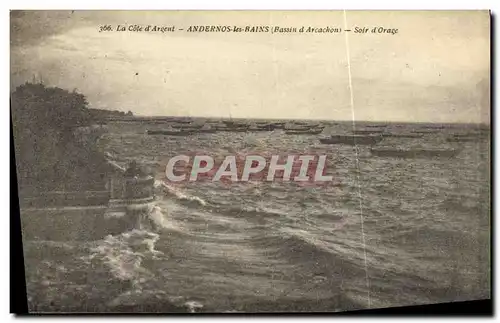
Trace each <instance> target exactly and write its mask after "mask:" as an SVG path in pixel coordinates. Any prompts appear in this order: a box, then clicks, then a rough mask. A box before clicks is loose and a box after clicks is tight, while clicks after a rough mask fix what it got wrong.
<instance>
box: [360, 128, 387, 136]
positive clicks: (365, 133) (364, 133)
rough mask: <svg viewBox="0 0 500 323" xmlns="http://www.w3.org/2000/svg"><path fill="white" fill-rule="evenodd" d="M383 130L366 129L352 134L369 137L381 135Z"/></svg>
mask: <svg viewBox="0 0 500 323" xmlns="http://www.w3.org/2000/svg"><path fill="white" fill-rule="evenodd" d="M384 131H385V130H381V129H366V130H353V132H352V133H354V134H356V135H370V134H382V133H384Z"/></svg>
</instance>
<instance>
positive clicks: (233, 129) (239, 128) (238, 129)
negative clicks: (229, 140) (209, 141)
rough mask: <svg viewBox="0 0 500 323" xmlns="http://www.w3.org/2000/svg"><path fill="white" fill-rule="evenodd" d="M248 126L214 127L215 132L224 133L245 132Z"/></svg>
mask: <svg viewBox="0 0 500 323" xmlns="http://www.w3.org/2000/svg"><path fill="white" fill-rule="evenodd" d="M248 128H249V126H248V125H233V126H220V125H218V126H216V127H215V129H216V130H217V131H224V132H247V131H249V130H248Z"/></svg>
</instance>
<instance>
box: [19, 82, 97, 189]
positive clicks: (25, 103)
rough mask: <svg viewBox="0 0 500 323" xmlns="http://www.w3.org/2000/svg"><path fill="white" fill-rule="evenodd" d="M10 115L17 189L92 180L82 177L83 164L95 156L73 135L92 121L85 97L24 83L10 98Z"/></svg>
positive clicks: (43, 187)
mask: <svg viewBox="0 0 500 323" xmlns="http://www.w3.org/2000/svg"><path fill="white" fill-rule="evenodd" d="M11 112H12V121H13V134H14V145H15V150H16V163H17V169H18V180H19V184H20V188H22V187H23V186H30V187H37V188H38V189H50V188H54V187H57V186H59V185H61V184H64V183H67V182H71V180H78V179H79V178H80V179H83V178H91V176H86V175H85V174H82V171H81V170H82V169H85V168H86V167H85V165H83V163H84V161H85V159H88V156H94V157H96V156H97V155H98V154H97V152H95V151H89V147H83V146H82V145H79V144H78V143H77V140H76V138H75V133H74V130H75V128H77V127H82V126H88V125H90V124H91V123H93V122H94V121H95V120H94V119H93V118H92V117H91V114H90V112H89V109H88V103H87V100H86V98H85V96H84V95H82V94H80V93H77V92H76V91H72V92H69V91H67V90H64V89H61V88H58V87H46V86H45V85H43V84H34V83H25V84H23V85H21V86H19V87H17V88H16V90H15V91H14V92H13V93H12V95H11ZM92 148H93V147H90V150H92ZM100 162H102V161H99V163H100Z"/></svg>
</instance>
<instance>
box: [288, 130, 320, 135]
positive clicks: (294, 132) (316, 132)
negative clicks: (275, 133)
mask: <svg viewBox="0 0 500 323" xmlns="http://www.w3.org/2000/svg"><path fill="white" fill-rule="evenodd" d="M322 132H323V129H318V130H285V134H287V135H319V134H320V133H322Z"/></svg>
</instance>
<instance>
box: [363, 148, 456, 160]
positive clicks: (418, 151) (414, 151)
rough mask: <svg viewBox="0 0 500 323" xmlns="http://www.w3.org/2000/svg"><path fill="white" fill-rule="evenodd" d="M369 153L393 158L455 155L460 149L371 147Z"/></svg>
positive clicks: (447, 156)
mask: <svg viewBox="0 0 500 323" xmlns="http://www.w3.org/2000/svg"><path fill="white" fill-rule="evenodd" d="M370 151H371V154H372V155H373V156H378V157H393V158H434V157H445V158H451V157H455V156H456V155H457V154H458V153H459V152H460V150H458V149H424V148H410V149H397V148H371V149H370Z"/></svg>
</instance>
